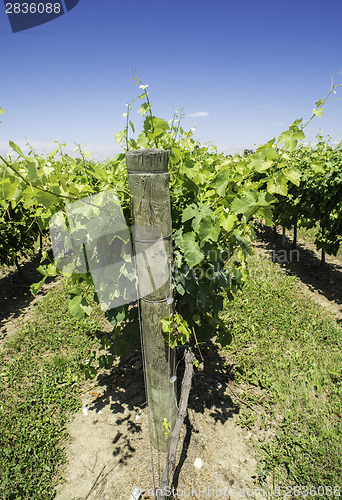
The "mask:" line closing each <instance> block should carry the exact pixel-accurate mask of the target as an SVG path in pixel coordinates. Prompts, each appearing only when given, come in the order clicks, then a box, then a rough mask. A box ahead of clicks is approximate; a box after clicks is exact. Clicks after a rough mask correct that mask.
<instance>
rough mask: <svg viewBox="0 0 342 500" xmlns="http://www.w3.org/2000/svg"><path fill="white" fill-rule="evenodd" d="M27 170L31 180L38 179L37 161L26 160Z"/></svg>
mask: <svg viewBox="0 0 342 500" xmlns="http://www.w3.org/2000/svg"><path fill="white" fill-rule="evenodd" d="M26 166H27V170H28V176H29V179H30V181H31V182H33V181H35V180H36V179H37V166H36V162H35V161H33V160H31V161H27V162H26Z"/></svg>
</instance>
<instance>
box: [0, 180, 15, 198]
mask: <svg viewBox="0 0 342 500" xmlns="http://www.w3.org/2000/svg"><path fill="white" fill-rule="evenodd" d="M16 188H17V180H16V179H15V178H14V177H5V178H4V179H2V180H0V199H2V200H11V199H12V198H13V197H14V195H15V192H16Z"/></svg>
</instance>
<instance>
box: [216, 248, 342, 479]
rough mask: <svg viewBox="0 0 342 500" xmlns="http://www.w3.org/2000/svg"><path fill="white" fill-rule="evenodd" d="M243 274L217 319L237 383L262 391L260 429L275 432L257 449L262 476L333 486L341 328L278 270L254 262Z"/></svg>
mask: <svg viewBox="0 0 342 500" xmlns="http://www.w3.org/2000/svg"><path fill="white" fill-rule="evenodd" d="M250 271H251V279H250V280H249V282H248V283H247V284H246V286H245V287H244V289H243V291H242V292H241V293H239V294H238V295H237V297H236V300H234V301H232V302H228V301H227V304H226V308H225V313H224V315H223V317H224V318H225V321H226V324H227V326H228V328H229V330H230V331H231V333H232V336H233V341H232V344H231V345H230V347H229V350H230V351H232V352H233V353H234V354H235V355H236V359H237V366H236V369H235V377H236V380H237V381H245V382H248V383H249V384H253V385H256V386H259V387H261V388H262V389H264V396H263V399H262V401H259V402H258V404H260V408H261V420H262V422H263V427H264V428H268V427H270V426H271V427H273V428H275V429H276V432H277V435H276V437H275V438H274V439H270V440H268V441H267V442H266V441H265V442H264V443H260V446H259V451H260V453H261V455H260V457H261V462H262V466H263V471H264V472H266V473H268V474H269V473H271V474H272V475H273V478H274V481H275V483H276V484H278V485H279V484H282V485H284V486H286V485H289V484H293V485H313V486H316V487H318V486H327V485H330V486H334V485H340V479H341V470H342V356H341V344H342V329H341V327H340V326H339V325H338V323H337V322H336V321H335V320H334V318H333V317H332V316H331V315H330V314H329V313H326V312H325V311H323V310H322V308H321V307H320V306H319V305H317V304H315V303H314V302H312V301H310V300H308V299H305V298H304V297H303V295H302V294H301V292H300V289H299V287H298V286H297V283H298V281H299V280H298V278H296V277H292V276H287V275H284V273H283V272H282V271H281V269H280V268H279V266H278V265H277V264H274V263H272V262H271V261H266V260H263V259H261V258H260V257H257V256H254V257H253V258H251V260H250ZM246 397H248V395H247V394H246ZM254 402H255V401H253V403H254ZM244 419H246V416H244Z"/></svg>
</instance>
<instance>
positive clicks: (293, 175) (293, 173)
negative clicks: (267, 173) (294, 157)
mask: <svg viewBox="0 0 342 500" xmlns="http://www.w3.org/2000/svg"><path fill="white" fill-rule="evenodd" d="M284 175H285V177H286V179H288V180H289V181H290V182H292V183H293V184H295V185H296V186H299V184H300V178H301V174H300V172H298V170H295V169H294V168H291V169H290V170H287V171H285V172H284Z"/></svg>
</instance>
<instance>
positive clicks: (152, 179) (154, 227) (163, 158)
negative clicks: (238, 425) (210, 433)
mask: <svg viewBox="0 0 342 500" xmlns="http://www.w3.org/2000/svg"><path fill="white" fill-rule="evenodd" d="M169 154H170V152H169V151H165V150H163V149H140V150H136V151H129V152H127V153H126V165H127V174H128V185H129V190H130V193H131V195H132V219H133V226H134V238H133V239H134V242H135V244H134V246H135V254H136V257H137V258H136V265H137V274H138V281H139V289H145V288H146V284H147V283H152V285H155V286H154V287H153V288H154V290H153V291H152V292H151V293H149V294H148V295H146V296H142V298H141V300H140V310H141V319H142V330H143V346H144V358H145V369H146V385H147V401H148V406H149V415H150V425H151V441H152V445H153V446H154V448H156V449H157V450H158V451H160V452H167V450H168V445H169V441H170V437H169V436H168V437H166V436H165V434H164V430H163V428H162V426H163V421H164V418H167V420H168V422H169V423H170V426H171V430H173V427H174V424H175V421H176V413H177V404H176V402H177V399H176V394H177V393H176V386H175V383H171V382H170V379H171V378H172V377H173V376H174V350H173V349H169V347H168V345H167V343H166V342H165V340H164V334H163V331H162V325H161V321H160V320H161V318H163V317H166V316H169V311H170V308H169V304H168V303H167V299H169V298H170V294H171V287H170V280H171V275H170V273H171V265H170V264H171V233H172V224H171V204H170V193H169V177H170V175H169V171H168V158H169ZM158 238H162V239H163V241H164V244H165V247H164V248H165V251H164V250H163V252H164V261H165V252H166V256H167V265H166V266H165V265H161V259H162V257H161V253H160V248H161V247H160V245H159V250H158V248H156V249H155V251H154V250H153V251H154V254H153V251H152V256H151V254H149V257H148V258H146V259H145V256H146V255H147V254H148V252H150V251H151V248H152V247H153V243H154V242H155V241H156V240H157V239H158ZM157 247H158V246H157ZM158 252H159V253H158ZM142 256H144V258H141V257H142ZM139 257H140V258H139ZM162 281H164V284H163V285H162V286H161V287H158V286H157V284H158V283H160V282H162Z"/></svg>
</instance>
